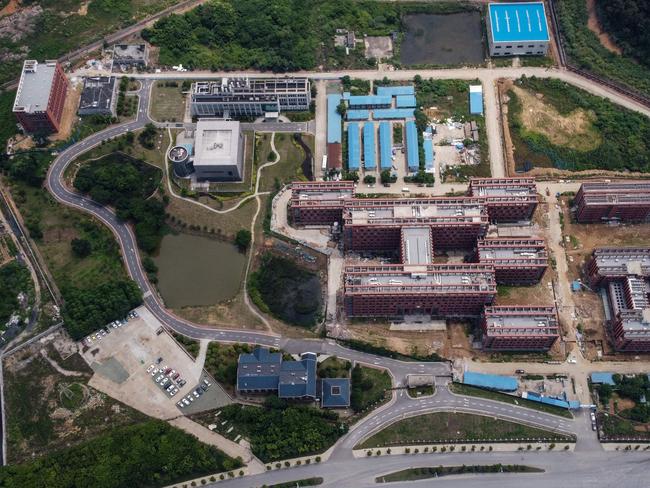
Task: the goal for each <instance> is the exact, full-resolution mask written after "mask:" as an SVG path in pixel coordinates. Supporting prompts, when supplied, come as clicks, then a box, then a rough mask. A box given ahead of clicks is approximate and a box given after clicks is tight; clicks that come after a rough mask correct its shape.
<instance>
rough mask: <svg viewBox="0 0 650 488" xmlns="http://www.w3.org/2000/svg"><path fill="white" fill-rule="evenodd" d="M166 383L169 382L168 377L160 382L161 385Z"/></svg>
mask: <svg viewBox="0 0 650 488" xmlns="http://www.w3.org/2000/svg"><path fill="white" fill-rule="evenodd" d="M167 383H169V378H165V379H163V380H162V381H161V382H160V384H161V386H165V385H166V384H167Z"/></svg>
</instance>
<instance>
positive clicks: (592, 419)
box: [590, 412, 596, 422]
mask: <svg viewBox="0 0 650 488" xmlns="http://www.w3.org/2000/svg"><path fill="white" fill-rule="evenodd" d="M590 415H591V421H592V422H595V421H596V414H595V413H594V412H591V414H590Z"/></svg>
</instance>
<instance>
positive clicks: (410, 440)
mask: <svg viewBox="0 0 650 488" xmlns="http://www.w3.org/2000/svg"><path fill="white" fill-rule="evenodd" d="M540 439H544V440H553V441H572V439H571V438H570V437H568V436H564V435H561V434H557V433H554V432H549V431H546V430H542V429H537V428H535V427H529V426H527V425H523V424H517V423H514V422H508V421H505V420H498V419H495V418H493V417H484V416H482V415H471V414H466V413H451V412H440V413H431V414H426V415H418V416H417V417H411V418H407V419H404V420H400V421H399V422H396V423H394V424H393V425H390V426H389V427H387V428H385V429H384V430H382V431H380V432H378V433H376V434H375V435H373V436H372V437H370V438H369V439H367V440H365V441H363V442H362V443H361V444H359V445H358V446H357V448H358V449H367V448H375V447H386V446H401V445H411V444H427V443H432V442H490V441H510V440H513V441H521V440H524V441H527V440H530V441H536V440H540Z"/></svg>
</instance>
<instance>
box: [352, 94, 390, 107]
mask: <svg viewBox="0 0 650 488" xmlns="http://www.w3.org/2000/svg"><path fill="white" fill-rule="evenodd" d="M392 102H393V98H392V97H389V96H379V95H352V96H350V97H348V104H349V106H350V108H389V107H390V105H391V103H392Z"/></svg>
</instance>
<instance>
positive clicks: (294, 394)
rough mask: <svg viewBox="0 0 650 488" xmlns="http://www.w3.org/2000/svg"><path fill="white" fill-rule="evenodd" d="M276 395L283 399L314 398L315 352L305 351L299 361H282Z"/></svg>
mask: <svg viewBox="0 0 650 488" xmlns="http://www.w3.org/2000/svg"><path fill="white" fill-rule="evenodd" d="M278 397H280V398H285V399H310V398H311V399H313V398H316V354H315V353H313V352H306V353H303V354H302V355H301V356H300V361H284V362H283V363H282V365H281V367H280V379H279V382H278Z"/></svg>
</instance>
